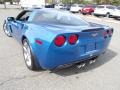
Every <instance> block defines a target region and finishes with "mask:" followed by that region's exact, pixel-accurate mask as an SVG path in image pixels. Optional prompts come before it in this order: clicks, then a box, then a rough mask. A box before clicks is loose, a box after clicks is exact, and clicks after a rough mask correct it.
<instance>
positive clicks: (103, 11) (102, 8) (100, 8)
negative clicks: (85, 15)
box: [94, 5, 107, 15]
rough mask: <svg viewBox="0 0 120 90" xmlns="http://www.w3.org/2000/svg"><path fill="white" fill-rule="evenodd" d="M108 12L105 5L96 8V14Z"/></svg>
mask: <svg viewBox="0 0 120 90" xmlns="http://www.w3.org/2000/svg"><path fill="white" fill-rule="evenodd" d="M106 13H107V12H106V10H105V6H104V5H98V6H97V7H96V8H95V10H94V15H106Z"/></svg>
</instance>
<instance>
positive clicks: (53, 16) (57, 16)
mask: <svg viewBox="0 0 120 90" xmlns="http://www.w3.org/2000/svg"><path fill="white" fill-rule="evenodd" d="M33 22H37V23H47V24H54V25H68V26H82V25H88V23H87V22H86V21H84V20H83V19H81V18H80V16H77V15H74V14H72V13H69V12H65V11H57V10H53V11H52V10H50V11H46V12H45V11H43V12H38V13H37V14H36V15H35V16H34V18H33Z"/></svg>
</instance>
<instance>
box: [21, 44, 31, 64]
mask: <svg viewBox="0 0 120 90" xmlns="http://www.w3.org/2000/svg"><path fill="white" fill-rule="evenodd" d="M23 53H24V58H25V62H26V64H27V65H28V66H31V52H30V47H29V45H28V44H27V42H25V43H24V46H23Z"/></svg>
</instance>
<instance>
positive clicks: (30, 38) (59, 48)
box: [3, 8, 113, 70]
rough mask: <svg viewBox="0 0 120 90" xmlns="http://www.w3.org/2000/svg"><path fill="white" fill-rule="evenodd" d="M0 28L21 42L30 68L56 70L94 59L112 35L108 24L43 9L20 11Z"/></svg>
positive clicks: (60, 11) (106, 45)
mask: <svg viewBox="0 0 120 90" xmlns="http://www.w3.org/2000/svg"><path fill="white" fill-rule="evenodd" d="M3 29H4V32H5V34H6V35H7V36H9V37H14V38H15V39H16V40H17V41H18V42H19V43H20V44H21V45H22V47H23V56H24V59H25V63H26V66H27V67H28V68H29V69H30V70H35V69H40V68H42V69H56V68H60V67H62V66H63V67H64V66H65V65H68V66H69V65H73V64H76V63H79V62H83V61H87V60H90V59H95V58H97V57H98V56H99V55H101V54H102V53H104V52H105V51H106V49H107V47H108V45H109V42H110V40H111V37H112V34H113V28H110V27H108V26H105V25H100V24H96V23H91V22H87V21H85V20H83V19H81V18H80V17H79V16H77V15H74V14H72V13H70V12H67V11H62V10H56V9H45V8H44V9H32V10H23V11H22V12H21V13H20V14H19V15H18V16H17V17H15V18H14V17H8V18H7V19H6V20H5V23H4V25H3Z"/></svg>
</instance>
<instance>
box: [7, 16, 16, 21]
mask: <svg viewBox="0 0 120 90" xmlns="http://www.w3.org/2000/svg"><path fill="white" fill-rule="evenodd" d="M7 20H8V21H15V18H14V17H8V18H7Z"/></svg>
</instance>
